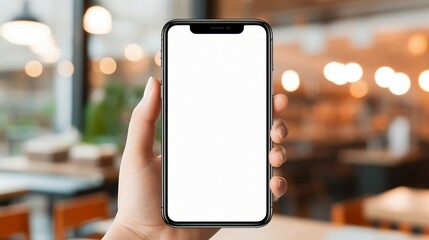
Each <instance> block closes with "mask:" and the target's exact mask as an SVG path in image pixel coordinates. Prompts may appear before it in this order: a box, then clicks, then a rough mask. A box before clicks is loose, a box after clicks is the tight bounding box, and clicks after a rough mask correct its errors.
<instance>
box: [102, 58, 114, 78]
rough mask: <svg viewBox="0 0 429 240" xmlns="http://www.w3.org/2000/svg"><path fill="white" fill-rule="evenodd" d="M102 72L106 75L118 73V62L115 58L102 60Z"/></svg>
mask: <svg viewBox="0 0 429 240" xmlns="http://www.w3.org/2000/svg"><path fill="white" fill-rule="evenodd" d="M100 70H101V72H102V73H104V74H112V73H114V72H115V71H116V62H115V60H114V59H113V58H109V57H106V58H103V59H101V60H100Z"/></svg>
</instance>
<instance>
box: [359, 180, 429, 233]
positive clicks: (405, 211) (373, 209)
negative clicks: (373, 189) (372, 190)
mask: <svg viewBox="0 0 429 240" xmlns="http://www.w3.org/2000/svg"><path fill="white" fill-rule="evenodd" d="M364 214H365V215H366V217H367V218H369V219H373V220H383V221H388V222H395V223H406V224H410V225H412V226H418V227H426V228H428V227H429V190H423V189H412V188H407V187H398V188H395V189H392V190H389V191H387V192H385V193H382V194H379V195H376V196H373V197H369V198H368V199H366V200H365V201H364Z"/></svg>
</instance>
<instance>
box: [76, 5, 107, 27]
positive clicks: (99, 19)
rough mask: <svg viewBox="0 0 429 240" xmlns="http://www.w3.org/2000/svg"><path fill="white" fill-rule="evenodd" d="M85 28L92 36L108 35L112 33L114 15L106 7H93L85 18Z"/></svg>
mask: <svg viewBox="0 0 429 240" xmlns="http://www.w3.org/2000/svg"><path fill="white" fill-rule="evenodd" d="M83 28H84V29H85V31H87V32H89V33H92V34H107V33H109V32H110V31H112V15H111V14H110V12H109V11H107V9H105V8H104V7H101V6H98V5H97V6H92V7H90V8H88V9H87V10H86V12H85V14H84V16H83Z"/></svg>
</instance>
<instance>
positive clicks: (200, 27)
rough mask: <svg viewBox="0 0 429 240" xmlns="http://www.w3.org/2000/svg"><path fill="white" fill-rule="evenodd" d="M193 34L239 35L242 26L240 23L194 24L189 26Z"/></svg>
mask: <svg viewBox="0 0 429 240" xmlns="http://www.w3.org/2000/svg"><path fill="white" fill-rule="evenodd" d="M190 27H191V32H192V33H195V34H239V33H241V32H243V29H244V24H240V23H194V24H191V25H190Z"/></svg>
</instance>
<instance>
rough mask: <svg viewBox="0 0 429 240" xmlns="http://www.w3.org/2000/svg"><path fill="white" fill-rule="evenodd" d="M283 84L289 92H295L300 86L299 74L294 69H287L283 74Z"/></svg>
mask: <svg viewBox="0 0 429 240" xmlns="http://www.w3.org/2000/svg"><path fill="white" fill-rule="evenodd" d="M282 86H283V88H284V89H285V90H286V91H288V92H294V91H296V90H297V89H298V87H299V75H298V73H296V72H295V71H293V70H287V71H285V72H284V73H283V74H282Z"/></svg>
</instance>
